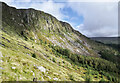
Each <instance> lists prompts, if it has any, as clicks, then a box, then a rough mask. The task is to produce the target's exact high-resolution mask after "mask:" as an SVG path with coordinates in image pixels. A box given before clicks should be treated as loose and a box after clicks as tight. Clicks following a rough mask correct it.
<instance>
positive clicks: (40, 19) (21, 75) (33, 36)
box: [0, 3, 120, 82]
mask: <svg viewBox="0 0 120 83" xmlns="http://www.w3.org/2000/svg"><path fill="white" fill-rule="evenodd" d="M0 4H1V7H2V19H0V21H1V22H2V25H1V26H0V29H1V30H0V34H1V41H0V51H1V52H0V61H1V63H2V64H1V66H0V70H1V74H0V76H1V77H0V78H1V79H0V81H11V80H12V81H14V80H16V81H25V80H26V81H32V80H33V78H34V77H36V78H37V80H38V81H53V80H58V81H71V80H72V81H113V82H118V81H119V74H120V71H119V69H120V67H119V64H117V61H119V59H118V58H116V57H117V56H118V55H119V52H118V51H117V50H116V49H113V48H112V47H108V46H106V45H104V44H101V43H96V42H95V41H92V40H90V39H89V38H87V37H85V36H84V35H82V34H81V33H80V32H78V31H76V30H74V29H73V28H72V27H71V25H70V24H68V23H66V22H62V21H59V20H57V19H56V18H55V17H53V16H52V15H50V14H47V13H44V12H43V11H38V10H35V9H16V8H14V7H9V6H8V5H7V4H5V3H0ZM106 51H107V52H106ZM104 53H106V54H113V55H112V56H113V57H115V58H114V59H115V61H116V62H114V61H111V59H106V60H105V58H104V57H102V58H104V59H102V58H101V56H102V55H104ZM115 55H116V56H115Z"/></svg>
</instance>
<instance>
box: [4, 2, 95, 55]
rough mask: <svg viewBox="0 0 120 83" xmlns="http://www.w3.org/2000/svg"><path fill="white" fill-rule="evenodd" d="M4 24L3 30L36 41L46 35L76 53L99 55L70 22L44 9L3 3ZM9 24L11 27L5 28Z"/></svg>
mask: <svg viewBox="0 0 120 83" xmlns="http://www.w3.org/2000/svg"><path fill="white" fill-rule="evenodd" d="M6 9H7V10H6ZM2 24H3V26H4V27H3V28H2V30H3V31H6V32H8V33H10V34H11V33H13V34H15V35H19V36H23V37H25V38H27V39H28V40H29V39H30V38H32V39H34V41H35V42H36V43H38V42H39V39H41V37H44V39H46V40H47V41H49V42H51V43H53V44H54V45H58V46H61V47H63V48H68V49H70V50H71V51H72V52H74V53H77V54H81V55H88V56H93V55H94V56H97V54H96V53H95V52H94V51H92V50H91V49H90V45H88V44H87V42H86V41H84V40H83V39H82V37H83V35H82V34H80V33H79V32H76V31H75V30H74V29H73V28H72V27H71V25H70V24H68V23H66V22H62V21H59V20H57V19H56V18H55V17H53V16H52V15H50V14H47V13H44V12H43V11H38V10H34V9H16V8H13V7H9V6H7V5H6V4H5V3H2ZM7 26H10V27H9V28H5V27H7ZM8 29H9V30H8ZM77 33H78V34H77ZM80 36H81V37H80ZM90 51H91V52H90Z"/></svg>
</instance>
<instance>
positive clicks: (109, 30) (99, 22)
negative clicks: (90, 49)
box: [69, 2, 118, 36]
mask: <svg viewBox="0 0 120 83" xmlns="http://www.w3.org/2000/svg"><path fill="white" fill-rule="evenodd" d="M69 7H71V8H72V9H73V10H74V11H75V12H77V13H78V14H79V15H83V17H84V22H83V24H84V27H81V25H80V26H79V31H80V32H81V33H83V34H84V35H86V36H113V35H118V33H117V32H118V16H117V15H118V9H117V3H108V2H93V3H92V2H91V3H90V2H86V3H82V2H80V3H76V2H75V3H74V2H73V3H69ZM76 29H77V30H78V27H76Z"/></svg>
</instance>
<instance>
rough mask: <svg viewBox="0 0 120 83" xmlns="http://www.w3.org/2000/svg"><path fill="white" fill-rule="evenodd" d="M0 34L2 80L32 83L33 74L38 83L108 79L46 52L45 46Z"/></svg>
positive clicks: (96, 72)
mask: <svg viewBox="0 0 120 83" xmlns="http://www.w3.org/2000/svg"><path fill="white" fill-rule="evenodd" d="M0 33H2V45H3V46H1V47H0V50H1V52H2V56H3V57H2V60H1V61H2V65H1V68H3V69H1V70H2V76H1V81H10V80H16V81H25V80H26V81H32V80H33V77H34V76H33V72H34V74H35V77H37V79H38V80H40V81H41V80H42V81H48V80H49V81H53V80H54V78H57V79H58V80H61V81H65V80H66V81H69V80H75V81H85V80H87V78H88V79H90V80H92V81H100V80H101V79H104V80H106V81H107V80H108V78H107V77H106V76H105V75H101V74H99V72H98V71H96V70H92V69H88V68H85V67H82V66H78V65H75V64H74V63H73V62H72V61H70V60H66V59H65V58H62V57H58V56H57V55H54V53H52V52H50V51H48V50H50V48H47V49H46V45H40V44H36V43H35V42H34V41H31V40H29V41H25V40H24V39H22V38H21V37H18V36H17V35H16V36H13V37H11V36H9V35H8V34H6V33H4V32H1V31H0ZM8 41H9V42H8ZM4 45H5V46H4ZM24 46H26V47H27V48H29V49H26V48H25V47H24ZM33 46H34V48H33ZM46 50H47V51H46ZM33 53H35V54H36V58H33V57H32V54H33ZM53 58H54V60H53ZM37 66H43V67H44V68H45V69H46V72H45V73H43V72H42V71H41V70H39V69H37ZM12 67H15V69H12ZM87 76H90V77H87Z"/></svg>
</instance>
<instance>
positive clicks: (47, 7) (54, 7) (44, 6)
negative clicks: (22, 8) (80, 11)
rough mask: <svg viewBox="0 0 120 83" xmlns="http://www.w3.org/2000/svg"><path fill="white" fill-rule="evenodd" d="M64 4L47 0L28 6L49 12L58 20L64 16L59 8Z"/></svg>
mask: <svg viewBox="0 0 120 83" xmlns="http://www.w3.org/2000/svg"><path fill="white" fill-rule="evenodd" d="M64 6H65V4H63V3H54V2H53V0H49V1H44V2H43V3H33V4H31V6H30V7H32V8H35V9H38V10H42V11H44V12H47V13H50V14H52V15H53V16H55V17H56V18H58V19H59V20H63V19H64V17H66V16H65V15H64V14H62V12H61V11H60V10H61V9H62V8H64Z"/></svg>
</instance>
